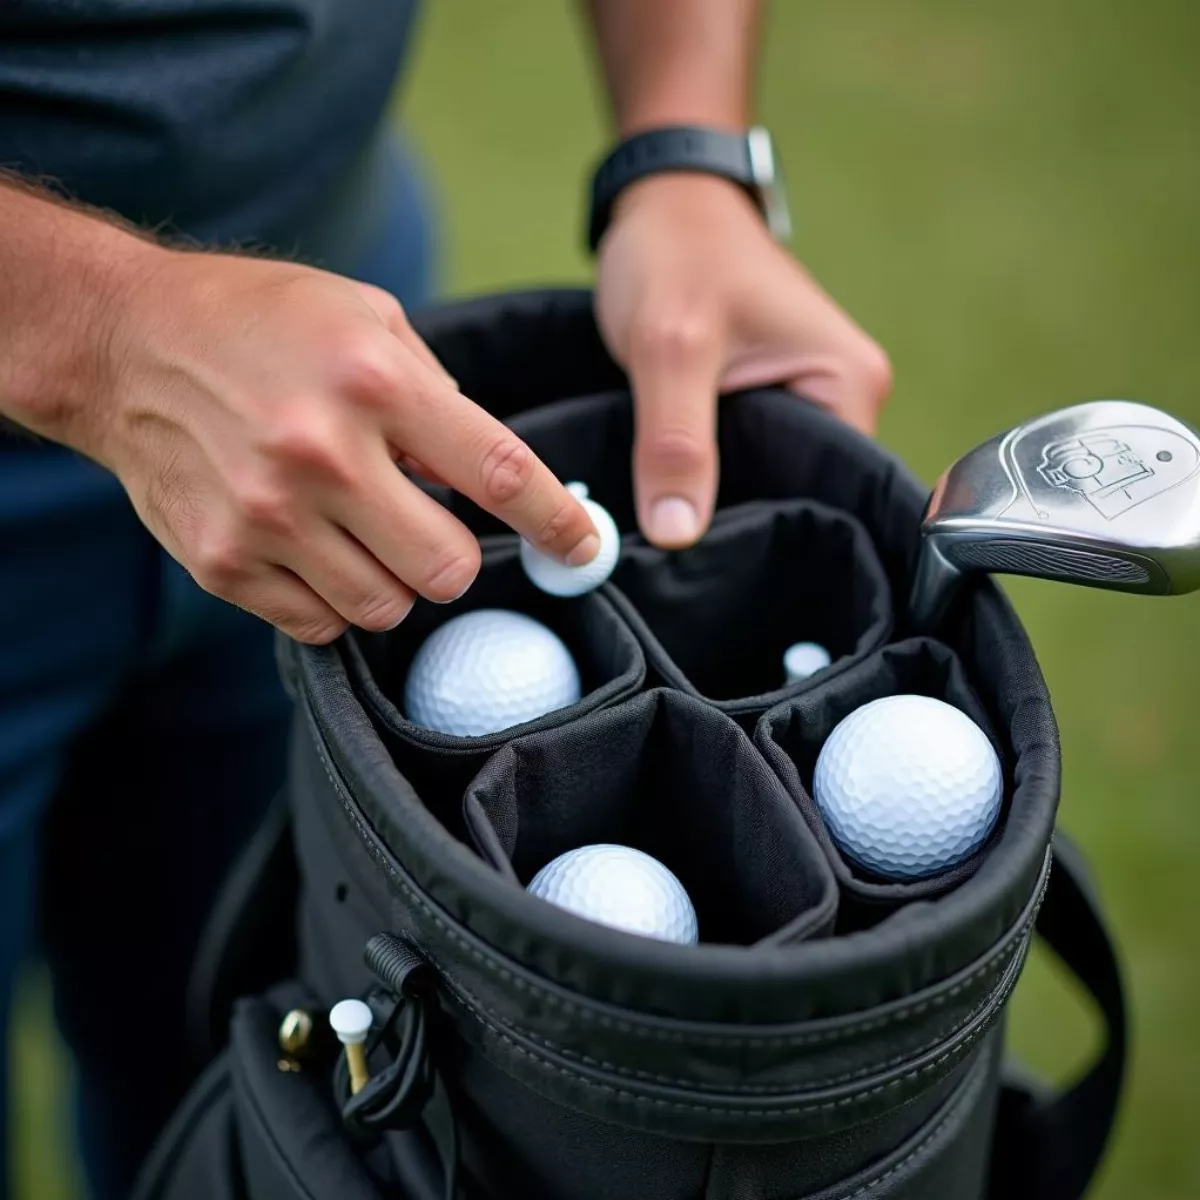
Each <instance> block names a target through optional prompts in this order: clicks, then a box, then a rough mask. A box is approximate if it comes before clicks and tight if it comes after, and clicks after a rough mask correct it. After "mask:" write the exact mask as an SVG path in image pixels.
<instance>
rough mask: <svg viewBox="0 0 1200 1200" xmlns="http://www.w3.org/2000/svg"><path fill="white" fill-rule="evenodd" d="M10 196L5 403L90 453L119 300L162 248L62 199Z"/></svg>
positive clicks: (114, 354)
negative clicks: (14, 235) (15, 233)
mask: <svg viewBox="0 0 1200 1200" xmlns="http://www.w3.org/2000/svg"><path fill="white" fill-rule="evenodd" d="M12 195H15V196H16V198H12V199H10V196H12ZM4 200H5V203H4V206H3V215H4V218H5V220H6V222H9V221H10V222H11V224H10V228H13V229H15V230H20V231H21V238H20V240H19V241H18V240H16V239H14V244H12V245H3V246H0V260H3V265H4V266H5V268H6V270H5V272H4V274H5V275H7V276H8V278H9V279H10V280H12V281H14V286H13V287H12V288H11V289H10V290H9V291H8V294H7V295H6V296H5V297H4V298H3V301H2V302H0V307H2V308H3V310H4V311H3V316H4V329H3V332H2V333H0V412H2V413H3V415H5V416H6V417H8V418H9V419H10V420H12V421H15V422H16V423H17V424H19V425H22V426H24V427H25V428H26V429H29V430H31V431H32V432H34V433H36V434H39V435H42V436H44V437H47V438H50V439H52V440H54V441H58V442H62V443H64V444H66V445H69V446H72V447H73V448H75V449H77V450H80V451H82V452H83V453H85V454H89V455H92V454H94V452H95V450H96V449H97V446H98V441H99V437H100V434H101V431H102V428H103V425H104V424H105V418H106V416H107V414H108V412H109V410H110V409H111V405H112V400H113V397H114V395H115V394H116V391H117V378H118V375H119V363H118V361H117V360H118V346H117V343H118V339H117V337H116V333H117V329H118V326H119V322H120V320H121V312H122V309H123V307H124V306H125V305H126V304H127V303H128V300H129V298H130V297H131V296H132V295H133V294H134V293H135V291H136V289H137V288H138V286H139V281H140V280H141V279H143V278H144V277H145V275H146V272H147V271H148V270H149V268H150V264H151V262H152V261H153V257H154V256H155V255H160V254H163V253H165V251H162V250H160V249H159V248H158V247H157V246H156V245H155V244H154V243H153V242H151V241H149V240H148V239H146V238H144V237H142V236H140V235H138V234H137V233H134V232H130V231H127V230H126V229H123V228H121V227H119V226H117V225H113V224H110V223H109V222H108V221H106V220H103V219H101V218H98V217H93V216H91V215H90V214H88V213H86V212H81V211H79V210H76V209H72V208H70V207H69V206H67V205H64V204H61V203H59V202H57V201H53V200H46V199H43V198H41V197H39V196H36V195H31V194H25V195H20V194H19V193H13V194H10V195H6V196H5V197H4Z"/></svg>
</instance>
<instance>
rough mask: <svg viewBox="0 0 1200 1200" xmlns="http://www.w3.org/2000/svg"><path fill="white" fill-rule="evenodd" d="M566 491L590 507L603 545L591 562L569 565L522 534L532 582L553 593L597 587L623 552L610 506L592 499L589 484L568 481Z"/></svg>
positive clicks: (523, 554)
mask: <svg viewBox="0 0 1200 1200" xmlns="http://www.w3.org/2000/svg"><path fill="white" fill-rule="evenodd" d="M567 491H568V492H570V493H571V495H572V496H574V497H575V498H576V499H577V500H578V501H579V502H580V504H582V505H583V507H584V508H585V509H587V514H588V516H589V517H591V518H592V524H593V525H594V526H595V527H596V533H597V534H598V535H599V538H600V549H599V550H598V551H597V552H596V557H595V558H593V559H592V561H591V562H589V563H584V564H583V565H582V566H580V567H569V566H567V565H566V563H560V562H558V561H557V559H553V558H550V557H549V556H548V555H545V554H543V553H542V552H541V551H540V550H537V549H535V548H534V546H533V545H532V544H531V543H530V542H527V541H525V540H524V539H523V538H522V540H521V566H522V567H523V568H524V569H525V574H526V575H527V576H528V577H529V581H530V583H532V584H533V586H534V587H536V588H540V589H541V590H542V591H543V592H548V593H549V594H550V595H551V596H582V595H583V594H584V592H590V591H594V590H595V589H596V588H598V587H599V586H600V585H601V584H602V583H603V582H604V581H605V580H606V579H607V578H608V577H609V576H610V575H611V574H612V573H613V568H614V567H616V565H617V556H618V555H619V554H620V552H621V535H620V533H619V532H618V530H617V523H616V522H615V521H614V520H613V519H612V516H611V514H610V513H609V511H608V509H606V508H601V506H600V505H599V504H597V503H596V502H595V500H589V499H588V490H587V487H586V486H585V485H584V484H582V483H568V484H567Z"/></svg>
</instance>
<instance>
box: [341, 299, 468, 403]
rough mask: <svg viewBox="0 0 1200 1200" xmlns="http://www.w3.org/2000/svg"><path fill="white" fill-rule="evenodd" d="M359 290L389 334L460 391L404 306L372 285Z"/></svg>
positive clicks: (456, 381)
mask: <svg viewBox="0 0 1200 1200" xmlns="http://www.w3.org/2000/svg"><path fill="white" fill-rule="evenodd" d="M358 287H359V290H360V291H361V292H362V295H363V299H364V300H366V302H367V303H368V304H369V305H370V306H371V308H372V309H373V310H374V312H375V315H376V316H377V317H378V318H379V319H380V320H381V321H382V322H383V323H384V325H386V326H387V329H388V332H389V333H391V334H392V335H393V336H394V337H396V338H399V340H400V341H401V342H402V343H403V344H404V346H405V347H406V348H407V349H408V350H409V351H410V352H411V353H412V354H413V355H414V356H415V357H416V358H418V359H419V360H420V361H421V362H422V363H424V364H425V366H426V367H428V368H429V369H430V370H431V371H433V372H435V373H436V374H438V375H440V376H443V377H444V378H445V379H446V380H447V381H448V382H449V384H450V385H451V386H452V387H453V388H454V390H455V391H458V380H456V379H455V378H454V376H453V375H451V374H450V372H449V371H447V370H446V368H445V367H444V366H442V364H441V361H440V360H439V359H438V357H437V355H436V354H434V352H433V351H432V350H430V348H429V346H428V345H427V344H426V342H425V339H424V338H422V337H421V336H420V335H419V334H418V333H417V331H416V330H415V329H414V328H413V327H412V324H411V323H410V321H409V319H408V315H407V314H406V313H405V311H404V307H403V305H402V304H401V303H400V301H399V300H397V299H396V297H395V296H393V295H392V294H391V292H385V291H384V290H383V288H378V287H375V286H374V285H373V284H370V283H360V284H359V285H358Z"/></svg>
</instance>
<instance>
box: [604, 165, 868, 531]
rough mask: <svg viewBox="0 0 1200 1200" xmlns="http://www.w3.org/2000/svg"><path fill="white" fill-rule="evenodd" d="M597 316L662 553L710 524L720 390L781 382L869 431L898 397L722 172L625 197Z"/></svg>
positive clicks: (643, 187)
mask: <svg viewBox="0 0 1200 1200" xmlns="http://www.w3.org/2000/svg"><path fill="white" fill-rule="evenodd" d="M596 315H597V321H598V323H599V326H600V330H601V332H602V334H603V336H604V339H605V341H606V342H607V344H608V347H609V351H610V353H611V354H612V355H613V357H614V358H615V359H616V360H617V361H618V362H619V363H620V364H621V365H622V366H623V367H624V368H625V370H626V372H627V373H628V375H629V377H630V380H631V383H632V386H633V393H634V402H635V406H636V413H637V436H636V446H635V450H634V480H635V488H636V492H637V506H638V520H639V523H640V525H641V528H642V531H643V532H644V534H645V535H646V537H647V538H648V539H649V540H650V541H652V542H655V543H656V544H658V545H660V546H664V547H681V546H687V545H690V544H692V543H693V542H695V541H696V540H697V539H699V538H700V536H701V535H702V534H703V533H704V530H705V529H706V528H707V527H708V523H709V520H710V519H711V516H712V510H713V506H714V504H715V502H716V494H717V468H718V464H717V446H716V418H717V393H718V390H734V389H738V388H747V387H757V386H762V385H766V384H776V383H779V384H783V385H785V386H786V387H788V388H790V389H791V390H792V391H794V392H796V393H797V395H801V396H805V397H807V398H808V399H810V400H812V401H814V402H815V403H817V404H820V405H822V406H823V407H825V408H827V409H829V410H830V411H831V412H833V413H836V414H837V415H838V416H839V417H841V418H842V419H843V420H845V421H847V422H848V423H849V424H851V425H853V426H854V427H855V428H857V429H860V430H862V431H863V432H864V433H868V434H870V433H873V432H874V430H875V423H876V418H877V416H878V413H879V410H880V409H881V408H882V406H883V403H884V400H885V399H886V397H887V395H888V392H889V391H890V389H891V367H890V364H889V363H888V359H887V356H886V355H885V354H884V352H883V351H882V350H881V349H880V348H879V346H877V345H876V344H875V342H873V341H872V340H871V339H870V338H869V337H868V336H867V335H866V334H865V333H864V332H863V331H862V330H861V329H860V328H859V327H858V326H857V325H855V324H854V322H853V321H851V320H850V318H849V317H848V316H847V315H846V314H845V313H844V312H843V311H842V310H841V309H840V308H838V306H837V305H836V304H834V302H833V301H832V300H831V299H830V298H829V296H827V295H826V294H825V293H824V292H823V291H822V290H821V289H820V288H819V287H818V286H817V284H816V283H815V282H814V281H813V280H812V279H811V278H810V277H809V275H808V274H807V273H806V272H805V271H804V269H803V268H802V267H801V266H800V265H799V264H798V263H797V262H796V261H795V260H794V259H793V258H791V257H790V256H789V255H788V254H787V253H786V252H785V251H784V250H783V249H781V248H780V247H779V246H778V245H777V244H776V243H775V242H774V241H773V240H772V239H771V237H770V235H769V233H768V231H767V229H766V226H765V225H764V223H763V220H762V217H761V216H760V215H759V213H758V211H757V209H755V207H754V205H753V204H752V203H751V201H750V199H749V197H748V196H747V195H746V194H745V193H744V192H743V191H742V190H741V189H740V188H738V187H736V186H735V185H734V184H732V183H729V182H727V181H725V180H722V179H717V178H715V177H710V176H701V175H690V174H688V175H685V174H678V175H659V176H654V177H651V178H649V179H644V180H641V181H639V182H638V183H636V184H634V185H633V186H632V187H631V188H629V189H628V190H627V191H626V192H625V193H623V194H622V196H621V197H620V199H619V201H618V204H617V208H616V212H615V215H614V220H613V223H612V225H611V226H610V227H609V229H608V232H607V233H606V234H605V236H604V239H603V241H602V242H601V244H600V251H599V274H598V279H597V287H596Z"/></svg>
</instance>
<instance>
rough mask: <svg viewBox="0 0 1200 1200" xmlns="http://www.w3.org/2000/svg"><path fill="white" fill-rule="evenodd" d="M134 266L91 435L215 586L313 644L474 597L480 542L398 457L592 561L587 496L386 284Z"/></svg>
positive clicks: (178, 550) (264, 270)
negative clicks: (436, 348) (476, 397)
mask: <svg viewBox="0 0 1200 1200" xmlns="http://www.w3.org/2000/svg"><path fill="white" fill-rule="evenodd" d="M137 279H138V282H137V285H136V287H134V288H131V289H127V290H126V291H125V292H124V293H123V294H122V295H121V297H120V298H119V303H118V304H116V305H115V306H114V308H115V311H116V312H117V313H118V316H117V318H116V320H115V322H114V323H113V325H112V328H111V330H110V331H109V334H108V337H107V345H108V348H109V362H110V364H111V371H110V375H111V380H112V382H111V384H110V392H111V394H110V395H108V396H106V397H105V399H104V403H103V404H100V403H98V404H96V405H95V406H93V407H94V408H95V411H96V414H97V416H96V419H93V420H90V421H89V422H88V423H87V433H86V436H84V437H82V438H77V439H76V441H77V443H79V442H82V444H81V445H79V448H82V449H84V451H85V452H86V453H89V454H91V456H92V457H94V458H96V459H97V460H98V461H100V462H101V463H103V464H104V465H106V466H107V467H109V468H110V469H111V470H112V471H113V472H115V474H116V475H117V476H118V477H119V478H120V480H121V482H122V483H123V485H124V486H125V488H126V490H127V491H128V493H129V495H130V498H131V499H132V501H133V504H134V506H135V508H136V509H137V512H138V514H139V516H140V517H141V519H142V520H143V521H144V522H145V524H146V525H147V526H148V527H149V529H150V530H151V532H152V533H153V534H154V535H155V536H156V537H157V538H158V539H159V540H160V541H161V542H162V544H163V545H164V546H165V547H166V548H167V550H168V551H169V552H170V553H171V554H172V555H173V556H174V557H175V558H176V559H178V561H179V562H180V563H182V564H183V566H184V567H186V568H187V569H188V571H190V572H191V574H192V575H193V577H194V578H195V579H196V581H197V582H198V583H199V584H200V586H201V587H203V588H205V589H206V590H207V591H210V592H213V593H215V594H216V595H218V596H221V597H223V598H224V599H226V600H229V601H231V602H233V603H234V604H237V605H239V606H240V607H242V608H245V609H248V610H250V611H251V612H254V613H257V614H258V615H259V616H261V617H264V618H265V619H266V620H268V621H270V622H271V623H272V624H274V625H277V626H278V627H279V628H281V629H283V630H284V631H285V632H287V633H289V634H290V635H291V636H293V637H295V638H297V639H298V640H300V641H304V642H312V643H324V642H329V641H331V640H333V639H334V638H335V637H337V636H338V635H339V634H340V633H341V632H342V631H343V630H344V629H345V628H346V627H347V625H351V624H352V625H357V626H360V627H362V628H364V629H369V630H383V629H389V628H392V627H394V626H395V625H396V624H398V623H399V622H400V621H401V620H402V619H403V618H404V616H405V615H406V614H407V613H408V611H409V609H410V608H411V606H412V604H413V603H414V601H415V598H416V596H418V595H421V596H424V597H426V598H428V599H430V600H435V601H441V602H446V601H449V600H452V599H455V598H456V597H458V596H459V595H461V594H462V593H463V592H464V591H465V590H466V589H467V588H468V587H469V586H470V584H471V582H472V581H473V580H474V578H475V575H476V573H477V572H478V570H479V561H480V552H479V546H478V543H477V542H476V540H475V538H474V537H473V536H472V535H471V534H470V532H469V531H468V530H467V529H466V528H465V526H463V525H462V524H461V523H460V522H459V521H458V520H456V519H455V518H454V517H452V516H451V515H450V514H449V513H448V512H447V511H446V510H445V509H444V508H443V507H442V506H441V505H439V504H438V503H437V502H436V501H435V500H433V499H432V498H431V497H430V496H428V495H426V494H425V493H424V492H422V491H421V490H420V489H419V488H418V487H417V486H416V485H415V484H414V483H413V482H412V481H410V480H409V479H408V478H406V477H405V475H404V474H403V472H402V471H401V470H400V469H398V466H397V463H402V464H404V465H407V466H410V467H413V468H415V469H416V470H418V471H419V472H420V473H422V474H425V475H427V476H430V477H432V478H436V479H440V480H442V481H444V482H446V483H447V484H449V485H450V486H451V487H453V488H455V489H456V490H458V491H460V492H462V493H463V494H464V495H466V496H468V497H470V498H471V499H472V500H474V501H475V502H476V503H478V504H479V505H481V506H482V507H483V508H485V509H486V510H488V511H489V512H491V513H493V514H494V515H495V516H497V517H499V518H500V519H501V520H503V521H505V522H506V523H507V524H509V525H510V526H511V527H512V528H513V529H515V530H517V531H518V532H519V533H521V534H522V535H524V536H525V537H527V538H528V539H529V540H530V541H531V542H533V543H534V544H536V545H537V546H538V547H539V548H541V549H543V550H545V551H546V552H548V553H550V554H552V555H554V556H555V557H558V558H561V559H564V560H565V561H567V562H569V563H573V564H578V563H584V562H589V561H590V560H591V559H592V558H593V557H594V555H595V553H596V550H597V549H598V546H599V542H598V539H597V538H596V535H595V531H594V529H593V527H592V523H591V520H590V518H589V517H588V515H587V513H586V511H585V510H584V509H583V507H582V506H581V505H580V504H579V502H578V501H577V500H576V499H575V498H574V497H573V496H572V495H570V493H569V492H567V490H566V489H565V488H564V487H563V485H562V484H560V483H559V482H558V481H557V480H556V479H555V478H554V476H553V475H552V474H551V473H550V471H549V470H548V469H547V467H546V466H545V465H544V464H543V463H541V462H540V461H539V460H538V459H537V458H536V457H535V455H534V454H533V452H532V451H531V450H530V449H529V448H528V447H527V446H526V445H525V444H524V443H523V442H521V441H520V440H519V439H518V438H517V437H515V436H514V435H513V434H512V433H511V432H510V431H509V430H508V429H507V428H506V427H505V426H504V425H502V424H501V423H500V422H499V421H497V420H496V419H494V418H493V417H491V416H489V415H488V414H487V413H485V412H484V411H483V410H482V409H481V408H479V407H477V406H476V405H474V404H472V403H471V402H470V401H469V400H468V399H467V398H466V397H465V396H463V395H462V394H461V393H459V391H458V388H457V386H456V385H455V383H454V381H453V380H452V379H451V378H450V377H449V375H447V373H446V372H445V371H444V370H443V369H442V367H441V366H440V365H439V363H438V362H437V360H436V359H435V358H434V356H433V354H432V353H431V352H430V350H429V349H428V347H426V346H425V344H424V343H423V342H422V341H421V340H420V338H419V337H418V336H417V335H416V333H415V332H414V331H413V329H412V327H411V326H410V325H409V323H408V321H407V319H406V318H405V316H404V313H403V311H402V309H401V307H400V305H399V303H397V301H396V300H395V299H394V298H393V297H392V296H390V295H389V294H387V293H386V292H383V291H381V290H379V289H378V288H374V287H370V286H367V285H362V284H358V283H354V282H352V281H350V280H347V279H343V278H341V277H339V276H336V275H331V274H327V273H325V272H322V271H316V270H311V269H309V268H307V267H302V266H297V265H293V264H289V263H280V262H271V261H263V260H255V259H250V258H239V257H232V256H224V255H215V254H195V253H181V252H175V251H167V250H163V249H160V248H158V247H154V248H153V249H152V250H150V251H149V252H148V255H147V262H146V264H144V269H143V270H141V271H139V272H138V274H137Z"/></svg>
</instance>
